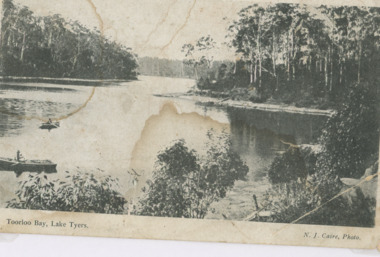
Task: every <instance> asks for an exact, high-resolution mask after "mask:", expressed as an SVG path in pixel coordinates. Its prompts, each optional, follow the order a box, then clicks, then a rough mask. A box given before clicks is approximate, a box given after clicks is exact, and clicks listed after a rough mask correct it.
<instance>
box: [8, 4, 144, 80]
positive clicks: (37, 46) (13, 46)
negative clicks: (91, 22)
mask: <svg viewBox="0 0 380 257" xmlns="http://www.w3.org/2000/svg"><path fill="white" fill-rule="evenodd" d="M1 43H2V44H1V52H2V57H3V58H2V60H3V62H4V64H3V67H4V69H3V73H4V75H6V76H44V77H75V78H92V79H102V78H103V79H132V78H134V77H135V76H136V73H135V69H136V68H137V61H136V58H135V56H134V54H133V53H132V51H131V49H129V48H127V47H125V46H123V45H120V44H117V43H115V42H113V41H112V40H109V39H107V38H105V37H104V36H103V35H101V34H100V32H99V31H98V30H96V29H94V30H90V29H88V28H86V27H85V26H83V25H82V24H80V22H78V21H66V20H65V19H63V18H62V17H61V16H60V15H57V14H55V15H52V16H44V17H40V16H37V15H35V14H34V13H33V12H32V11H31V10H30V9H29V8H28V7H26V6H19V5H16V4H14V3H13V1H12V0H7V1H6V2H4V9H3V19H2V28H1Z"/></svg>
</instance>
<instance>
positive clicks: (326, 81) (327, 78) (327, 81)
mask: <svg viewBox="0 0 380 257" xmlns="http://www.w3.org/2000/svg"><path fill="white" fill-rule="evenodd" d="M329 52H330V51H329ZM329 52H328V53H326V56H325V86H326V89H327V87H328V84H329V74H328V66H327V64H328V55H329Z"/></svg>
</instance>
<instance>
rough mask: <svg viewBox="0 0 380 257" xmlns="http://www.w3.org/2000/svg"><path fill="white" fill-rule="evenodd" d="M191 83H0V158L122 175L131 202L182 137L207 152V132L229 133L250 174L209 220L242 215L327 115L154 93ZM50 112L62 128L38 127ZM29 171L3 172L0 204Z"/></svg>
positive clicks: (146, 79) (62, 173)
mask: <svg viewBox="0 0 380 257" xmlns="http://www.w3.org/2000/svg"><path fill="white" fill-rule="evenodd" d="M193 86H194V81H193V80H189V79H175V78H163V77H140V78H139V80H138V81H132V82H126V83H119V84H115V85H112V86H105V87H89V86H74V85H73V86H68V85H64V86H63V85H55V84H43V83H7V84H1V85H0V136H1V139H0V140H1V144H0V156H1V157H9V158H14V157H15V155H16V151H17V150H20V151H21V153H22V154H23V156H24V157H25V158H26V159H43V160H45V159H48V160H51V161H53V162H55V163H57V164H58V166H57V170H58V173H57V174H49V176H50V177H52V178H60V177H62V176H65V175H66V174H65V171H73V172H75V171H77V170H81V171H89V172H100V171H99V169H100V170H103V173H104V174H110V175H112V176H114V177H117V178H119V180H120V185H121V188H120V190H121V192H122V193H123V194H124V195H125V196H126V197H127V199H128V200H130V201H131V199H133V198H134V197H135V196H138V195H139V194H140V192H141V188H142V187H143V186H144V185H145V179H147V178H149V177H150V176H151V172H152V169H153V165H154V162H155V157H156V156H157V153H158V152H159V151H161V150H163V149H164V148H165V147H168V146H170V144H171V143H172V142H173V141H174V140H176V139H181V138H183V139H185V141H186V142H187V144H188V146H189V147H190V148H193V149H196V150H197V151H198V152H199V153H202V151H204V149H205V147H204V145H205V141H206V139H207V136H206V134H207V131H209V130H210V129H213V130H214V131H215V133H221V132H222V131H225V132H227V133H230V134H231V138H232V142H233V147H234V149H235V150H236V151H237V152H238V153H239V154H240V155H241V157H242V158H243V159H244V160H245V161H246V162H247V164H248V166H249V168H250V172H249V175H248V179H247V181H239V182H237V183H236V185H235V187H234V189H233V190H231V192H229V193H228V194H227V197H226V198H225V199H223V200H222V201H219V202H218V203H216V204H215V205H213V206H212V210H213V211H212V213H210V215H208V218H219V217H220V215H221V214H222V212H224V213H223V214H224V215H226V216H228V217H231V218H235V219H239V218H241V217H242V216H244V215H246V214H247V213H249V212H250V210H251V209H252V208H253V204H252V203H253V202H252V193H254V192H255V191H260V190H261V191H263V190H265V189H266V188H267V186H268V183H267V181H266V170H267V168H268V166H269V164H270V163H271V161H272V160H273V158H274V157H275V156H276V154H278V153H279V152H281V151H284V150H286V148H287V145H285V144H284V143H283V142H284V141H286V142H291V143H310V142H312V141H314V140H315V138H316V135H317V134H318V132H319V129H320V124H323V123H322V122H321V120H324V119H325V117H319V118H315V117H311V118H310V117H307V116H306V115H300V114H283V113H282V114H277V113H267V112H262V111H257V110H256V111H253V110H249V111H247V110H242V109H231V108H228V109H221V108H216V107H204V106H201V105H197V104H196V103H195V102H194V101H191V100H183V99H181V100H180V99H175V98H164V97H156V96H154V94H167V93H170V94H172V93H184V92H187V91H188V90H189V89H190V88H191V87H193ZM48 118H51V119H53V120H54V119H57V120H60V122H61V126H60V128H58V129H53V130H51V131H47V130H41V129H39V126H40V124H41V122H43V121H46V120H47V119H48ZM132 168H133V169H134V170H136V171H138V172H139V173H141V174H140V175H141V177H139V178H138V182H137V183H135V182H136V180H135V177H134V176H131V175H130V173H129V172H128V170H130V169H132ZM25 176H27V174H23V175H21V176H20V177H19V178H16V176H15V174H14V173H13V172H5V171H2V172H0V180H1V184H0V193H1V195H0V206H5V202H6V201H7V200H9V199H11V198H13V197H14V191H15V188H16V185H17V183H18V181H21V180H22V179H23V178H25ZM132 202H133V201H132ZM237 210H240V211H237ZM242 210H243V211H242Z"/></svg>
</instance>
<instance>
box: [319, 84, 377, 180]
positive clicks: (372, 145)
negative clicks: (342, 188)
mask: <svg viewBox="0 0 380 257" xmlns="http://www.w3.org/2000/svg"><path fill="white" fill-rule="evenodd" d="M376 104H377V101H376V97H375V96H374V95H373V94H371V93H370V92H369V90H368V89H367V88H366V87H365V86H363V85H356V86H354V87H352V88H351V90H350V93H349V95H348V99H347V100H346V103H345V104H343V105H342V106H341V108H340V109H339V110H338V111H337V112H336V113H335V114H334V115H333V116H332V117H331V118H330V119H329V120H328V121H327V124H326V126H325V129H324V130H323V132H322V136H321V137H320V144H321V145H322V146H323V149H322V154H321V156H320V157H319V158H318V161H317V168H318V169H319V170H324V171H325V172H331V173H333V174H336V175H338V176H339V177H353V178H360V177H361V176H362V175H363V174H364V171H365V169H366V168H367V167H368V166H369V164H370V163H371V162H373V160H374V158H377V155H378V154H377V153H378V147H379V144H378V142H379V140H378V139H379V136H378V135H379V130H378V118H377V117H378V116H377V113H376Z"/></svg>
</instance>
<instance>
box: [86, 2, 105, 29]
mask: <svg viewBox="0 0 380 257" xmlns="http://www.w3.org/2000/svg"><path fill="white" fill-rule="evenodd" d="M86 1H87V3H88V4H89V5H90V6H91V8H92V10H93V11H94V13H95V16H96V18H97V19H98V21H99V30H100V33H101V34H102V35H104V22H103V19H102V17H101V16H100V14H99V13H98V8H96V6H95V4H94V2H92V0H86Z"/></svg>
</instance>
